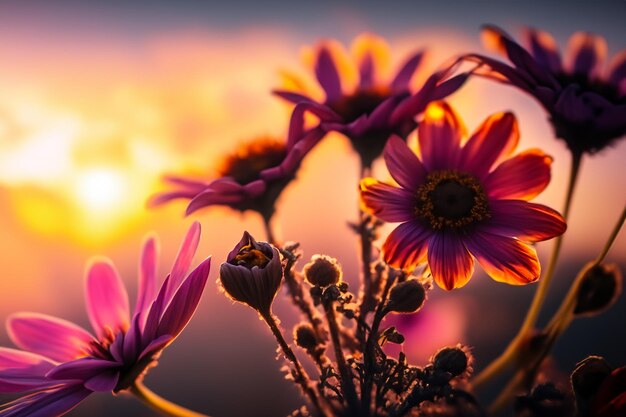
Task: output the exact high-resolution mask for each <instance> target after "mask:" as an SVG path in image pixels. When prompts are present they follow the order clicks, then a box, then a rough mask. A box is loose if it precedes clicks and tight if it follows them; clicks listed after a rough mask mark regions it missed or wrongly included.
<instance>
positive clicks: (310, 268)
mask: <svg viewBox="0 0 626 417" xmlns="http://www.w3.org/2000/svg"><path fill="white" fill-rule="evenodd" d="M342 275H343V272H342V271H341V266H340V265H339V263H338V262H337V260H336V259H335V258H331V257H330V256H326V255H313V257H312V258H311V262H309V263H308V264H306V265H304V277H305V278H306V279H307V281H309V282H310V283H311V284H312V285H315V286H318V287H327V286H329V285H332V284H337V283H338V282H339V281H341V276H342Z"/></svg>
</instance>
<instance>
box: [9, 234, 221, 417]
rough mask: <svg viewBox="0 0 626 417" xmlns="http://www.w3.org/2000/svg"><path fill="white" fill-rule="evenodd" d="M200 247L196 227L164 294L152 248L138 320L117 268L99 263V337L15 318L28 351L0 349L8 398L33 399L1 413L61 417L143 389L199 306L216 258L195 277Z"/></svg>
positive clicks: (93, 309)
mask: <svg viewBox="0 0 626 417" xmlns="http://www.w3.org/2000/svg"><path fill="white" fill-rule="evenodd" d="M199 239H200V224H199V223H194V224H193V225H192V226H191V228H190V229H189V232H188V233H187V236H186V237H185V240H184V242H183V244H182V246H181V248H180V251H179V253H178V256H177V258H176V261H175V262H174V266H173V267H172V270H171V272H170V274H169V275H168V277H167V278H166V279H165V281H164V282H163V284H162V285H161V288H160V289H159V288H158V283H157V277H156V266H157V247H156V242H155V239H153V238H150V239H148V240H147V241H146V243H145V244H144V247H143V251H142V255H141V263H140V268H139V289H138V293H137V302H136V305H135V312H134V314H133V316H132V318H131V316H130V308H129V302H128V294H127V292H126V289H125V288H124V285H123V283H122V280H121V279H120V277H119V275H118V273H117V271H116V270H115V268H114V266H113V264H111V263H110V262H109V261H107V260H99V261H96V262H94V263H92V264H91V265H90V266H89V268H88V271H87V280H86V293H85V296H86V297H85V298H86V302H87V314H88V316H89V321H90V322H91V325H92V328H93V330H94V332H95V335H94V334H92V333H90V332H89V331H87V330H85V329H83V328H82V327H80V326H78V325H76V324H73V323H71V322H69V321H66V320H63V319H59V318H55V317H51V316H47V315H44V314H37V313H18V314H14V315H12V316H11V317H9V319H8V322H7V328H8V333H9V337H10V338H11V340H12V341H13V343H15V345H17V346H18V347H19V348H20V349H22V350H17V349H9V348H0V392H2V393H28V394H27V395H25V396H23V397H20V398H18V399H17V400H15V401H12V402H10V403H7V404H3V405H2V406H0V416H3V417H9V416H11V417H17V416H41V417H48V416H59V415H62V414H65V413H67V412H68V411H70V410H71V409H72V408H74V407H75V406H76V405H77V404H78V403H80V402H81V401H82V400H83V399H85V398H86V397H87V396H89V395H90V394H92V393H93V392H107V391H109V392H110V391H112V392H113V393H117V392H120V391H124V390H129V389H130V390H133V389H136V388H137V386H138V385H139V384H141V380H142V379H143V376H144V374H145V373H146V372H147V370H148V368H150V367H152V366H155V365H156V362H157V359H158V358H159V356H160V354H161V352H162V351H163V349H165V348H166V347H167V346H168V345H169V344H170V343H172V342H173V341H174V339H176V337H177V336H178V335H179V334H180V332H181V331H182V330H183V329H184V328H185V326H186V325H187V323H188V322H189V320H190V319H191V317H192V316H193V314H194V312H195V310H196V307H197V306H198V302H199V301H200V297H201V295H202V292H203V290H204V286H205V284H206V281H207V278H208V275H209V269H210V258H207V259H206V260H205V261H203V262H202V263H201V264H200V265H199V266H198V267H197V268H195V269H194V270H193V271H192V272H191V273H189V274H187V271H188V270H189V267H190V265H191V261H192V258H193V256H194V254H195V252H196V249H197V246H198V242H199Z"/></svg>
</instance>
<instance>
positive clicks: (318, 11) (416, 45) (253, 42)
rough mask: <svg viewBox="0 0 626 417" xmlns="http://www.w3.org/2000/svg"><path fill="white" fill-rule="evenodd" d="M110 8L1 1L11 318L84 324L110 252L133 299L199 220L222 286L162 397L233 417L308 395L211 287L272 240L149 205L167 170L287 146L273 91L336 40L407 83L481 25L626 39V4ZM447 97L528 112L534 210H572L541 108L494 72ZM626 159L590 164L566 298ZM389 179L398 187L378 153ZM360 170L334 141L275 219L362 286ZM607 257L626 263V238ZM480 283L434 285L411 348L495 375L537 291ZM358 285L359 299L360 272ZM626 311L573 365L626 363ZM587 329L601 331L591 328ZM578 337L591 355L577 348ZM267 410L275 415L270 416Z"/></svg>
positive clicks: (108, 403)
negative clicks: (464, 352) (240, 250)
mask: <svg viewBox="0 0 626 417" xmlns="http://www.w3.org/2000/svg"><path fill="white" fill-rule="evenodd" d="M113 3H114V4H108V2H102V3H101V4H98V5H96V4H91V3H90V2H79V1H76V2H63V1H61V2H55V5H54V6H52V5H51V3H48V2H43V1H41V2H31V1H21V2H2V3H0V266H1V268H2V270H3V273H2V278H1V279H0V320H1V321H2V322H4V320H5V319H6V317H7V316H8V315H9V314H11V313H12V312H15V311H23V310H27V311H38V312H44V313H49V314H53V315H57V316H61V317H64V318H67V319H71V320H74V321H76V322H78V323H81V324H83V325H87V318H86V314H85V312H84V302H83V272H84V268H85V265H86V262H87V261H88V260H89V259H90V258H91V257H92V256H95V255H104V256H108V257H110V258H111V259H112V260H113V262H114V263H115V264H116V265H117V266H118V269H119V271H120V272H121V274H122V276H123V277H124V280H125V283H126V284H127V286H128V287H129V288H130V289H131V298H132V295H134V292H135V288H136V270H137V262H138V256H139V250H140V247H141V243H142V241H143V238H144V236H146V235H147V234H148V233H150V232H154V233H156V234H157V235H158V236H159V238H160V242H161V263H160V266H161V271H162V272H163V273H165V271H167V270H168V269H169V267H170V265H171V262H172V261H173V259H174V256H175V254H176V250H177V248H178V245H179V242H180V241H181V239H182V237H183V235H184V233H185V230H186V229H187V227H188V225H189V224H190V223H191V221H193V220H194V219H197V220H200V221H201V223H202V227H203V236H202V241H201V244H200V251H199V255H198V258H197V259H196V262H199V261H200V260H201V259H202V258H204V257H206V256H208V255H209V254H212V255H213V259H214V263H213V265H214V267H213V270H212V272H211V277H210V279H209V285H208V286H207V289H206V292H205V296H204V299H203V301H202V303H201V306H200V308H199V310H198V312H197V315H196V317H195V318H194V320H193V321H192V323H191V324H190V326H189V327H188V329H187V330H186V331H185V333H184V334H183V335H182V336H181V338H180V339H179V340H177V341H176V343H175V344H174V345H173V346H172V347H171V348H170V349H168V351H167V352H166V353H165V354H164V356H163V358H162V361H161V362H162V363H161V365H160V366H159V367H158V368H156V369H153V370H152V372H151V374H150V376H149V377H148V379H147V385H148V386H150V387H152V388H154V390H155V391H157V392H158V393H160V394H162V395H163V396H165V397H168V398H170V399H172V400H175V401H176V400H178V401H180V402H181V403H183V404H185V405H188V406H190V407H192V408H193V407H196V408H198V409H199V410H201V411H203V412H207V413H209V414H211V415H220V416H236V415H287V414H288V413H289V412H290V411H291V410H292V409H293V408H295V407H296V406H297V405H298V404H300V402H299V398H298V397H297V394H296V391H295V389H293V387H292V386H291V385H290V384H289V383H287V382H285V381H283V379H282V375H281V373H280V372H279V371H278V369H279V363H277V362H276V361H274V357H275V352H274V349H275V346H274V342H273V339H272V337H271V335H270V333H269V332H268V331H267V330H266V328H264V327H263V325H262V323H261V322H260V321H259V320H257V317H256V316H255V314H254V313H253V312H252V311H249V310H248V309H245V308H243V307H242V306H240V305H233V304H232V303H231V302H230V301H228V300H226V298H225V297H224V296H223V295H221V294H219V292H218V290H217V287H216V286H215V285H214V281H215V279H216V278H217V269H218V268H217V266H218V265H219V263H221V262H222V261H223V260H224V258H225V255H226V254H227V252H228V251H229V250H230V249H232V247H233V246H234V245H235V243H236V242H237V241H238V240H239V238H240V237H241V234H242V232H243V231H244V230H248V231H250V232H251V233H252V234H253V235H255V236H258V237H259V238H263V228H262V224H261V222H260V219H259V218H258V217H257V216H255V215H254V214H245V215H240V214H239V213H235V212H232V211H229V210H227V209H222V208H211V209H206V210H202V211H200V212H198V213H197V214H195V215H193V216H191V217H189V218H184V217H183V213H184V206H185V204H184V203H182V202H180V203H175V204H171V205H167V206H164V207H161V208H157V209H150V210H148V209H147V208H146V206H145V203H146V200H147V199H148V197H149V196H151V195H152V194H154V193H155V192H156V191H158V190H161V189H162V184H161V183H160V177H161V176H162V175H163V174H164V173H187V174H192V175H196V176H199V177H204V178H207V179H210V178H212V176H214V175H216V168H217V165H218V164H219V162H220V160H221V157H222V156H223V155H225V154H227V153H229V152H231V151H232V150H233V149H235V148H236V146H237V144H238V143H242V142H245V141H248V140H250V139H253V138H254V137H256V136H260V135H266V134H270V135H278V136H280V135H284V134H285V132H286V130H287V123H288V117H289V112H290V107H289V106H288V105H286V104H284V103H283V102H281V101H280V100H279V99H277V98H275V97H273V96H271V94H270V90H271V89H272V88H276V87H280V86H281V83H282V80H281V76H280V74H281V73H285V72H287V71H288V72H295V73H297V74H299V75H301V76H305V77H310V76H311V72H310V62H309V61H310V60H308V59H307V56H309V55H310V53H308V52H307V51H309V52H310V49H307V47H309V48H310V47H311V46H312V45H314V44H315V43H316V42H317V41H318V40H319V39H321V38H334V39H337V40H339V41H340V42H342V43H343V44H344V45H347V46H349V44H350V42H351V40H352V39H353V38H354V37H355V36H357V35H358V34H360V33H362V32H373V33H376V34H378V35H380V36H382V37H384V38H385V39H386V40H387V42H388V43H389V45H390V46H391V51H392V57H391V59H392V65H391V67H390V68H389V70H390V71H393V69H394V68H397V65H399V63H400V62H401V61H402V60H403V59H404V58H405V57H406V56H407V55H408V54H409V53H410V52H413V51H416V50H419V49H423V48H426V49H427V50H428V59H427V61H426V65H425V68H424V73H423V74H422V76H424V75H427V74H428V72H429V71H432V70H434V69H435V68H437V67H438V66H439V65H440V64H441V63H442V62H443V61H444V60H446V59H448V58H449V57H451V56H453V55H455V54H459V53H462V52H469V51H474V52H476V51H480V52H485V49H484V47H483V46H482V45H481V43H480V36H479V29H480V26H481V24H484V23H494V24H497V25H499V26H501V27H503V28H504V29H506V30H507V31H508V32H509V33H511V34H513V35H515V36H519V35H520V34H521V30H522V29H523V27H524V26H526V25H529V26H535V27H538V28H542V29H545V30H547V31H550V32H551V33H553V35H554V36H555V38H556V40H557V42H558V43H559V45H560V46H561V48H564V47H565V45H566V44H567V40H568V38H569V36H570V35H571V34H572V33H573V32H575V31H578V30H586V31H592V32H595V33H598V34H600V35H602V36H604V37H605V38H606V40H607V43H608V46H609V56H613V55H614V54H615V53H616V52H618V51H620V50H623V49H624V48H626V44H625V42H624V41H625V39H626V36H625V35H626V29H624V24H623V22H624V19H625V18H626V2H623V1H616V2H581V3H576V2H572V3H571V4H569V5H568V6H557V5H556V3H555V4H547V5H546V4H543V3H537V4H533V5H532V7H531V6H529V5H528V4H527V3H524V2H514V3H508V4H507V3H504V2H461V1H458V2H455V1H446V2H443V1H441V2H417V1H400V2H382V1H378V2H369V1H365V2H363V1H351V2H345V3H341V4H338V3H339V2H332V1H318V2H307V3H298V2H288V3H285V4H282V3H281V2H278V1H266V2H254V1H247V2H231V3H229V4H228V5H225V4H219V3H213V2H200V1H179V2H166V1H158V2H147V1H138V2H132V4H129V5H124V6H123V5H122V3H121V2H119V3H118V2H113ZM129 3H130V2H129ZM450 102H451V103H452V104H453V105H454V106H455V108H456V109H457V111H458V113H459V114H460V115H461V117H462V118H463V119H464V121H465V123H466V125H467V127H468V128H469V130H470V131H472V130H473V129H474V128H475V127H477V126H478V124H479V123H480V122H481V121H482V120H484V119H485V118H486V117H487V116H488V115H490V114H491V113H494V112H497V111H502V110H512V111H513V112H514V113H515V114H516V116H517V117H518V119H519V122H520V129H521V143H520V146H519V149H520V150H522V149H527V148H532V147H541V148H542V149H543V150H544V151H546V152H547V153H549V154H551V155H552V156H553V157H554V164H553V171H552V177H553V180H552V183H551V184H550V186H549V187H548V189H547V190H546V191H545V192H544V193H543V194H542V195H540V196H539V198H538V199H537V201H538V202H541V203H543V204H547V205H549V206H551V207H554V208H556V209H559V210H560V209H561V207H562V200H563V197H564V188H565V183H566V179H567V170H568V166H569V159H568V153H567V152H566V149H565V146H564V144H563V143H562V142H559V141H556V140H555V139H554V138H553V133H552V130H551V127H550V126H549V124H548V122H547V120H546V117H545V115H544V112H543V110H542V109H541V108H540V107H539V106H538V105H537V103H535V102H534V101H533V100H532V99H530V98H529V97H527V96H525V95H523V94H522V93H520V92H518V91H517V90H515V89H513V88H509V87H506V86H501V85H495V84H491V83H488V82H486V81H484V80H472V81H471V82H470V83H469V84H468V85H467V86H465V87H463V88H462V89H461V91H460V92H458V93H457V94H455V95H453V96H452V97H451V99H450ZM625 166H626V141H624V140H622V141H621V142H619V143H618V144H617V145H616V146H614V147H613V148H611V149H607V150H605V151H604V152H602V153H600V154H599V155H596V156H594V157H593V158H589V159H587V160H585V161H584V164H583V168H582V170H583V171H582V174H581V175H582V176H581V179H580V184H579V188H578V190H577V192H576V195H575V199H574V205H573V209H572V216H571V219H570V222H569V229H568V232H567V235H566V238H565V242H564V248H563V259H562V264H561V268H560V269H559V270H558V271H557V276H556V279H555V283H554V288H553V291H552V292H551V294H550V297H551V301H552V302H553V304H556V303H557V302H558V300H559V299H560V297H561V296H562V294H563V292H564V291H565V290H564V289H565V288H566V287H567V285H568V283H569V282H571V280H572V279H573V277H574V274H575V273H576V271H577V270H578V269H579V268H580V267H581V266H582V265H583V264H584V263H585V262H586V261H588V260H590V259H592V258H593V257H595V255H596V254H597V253H598V252H599V250H600V249H601V247H602V245H603V243H604V241H605V239H606V236H607V235H608V233H609V231H610V229H611V228H612V227H613V224H614V222H615V221H616V219H617V216H618V215H619V213H620V212H621V210H622V208H623V206H624V204H625V203H626V194H625V193H624V190H626V168H625ZM375 173H376V176H377V177H379V178H382V179H385V178H388V174H387V173H386V171H385V167H384V165H383V164H382V163H378V164H377V165H376V166H375ZM357 179H358V178H357V159H356V157H355V156H354V155H352V154H351V151H350V148H349V145H348V144H347V141H346V140H345V139H344V138H342V137H340V136H339V135H330V136H329V137H327V138H326V139H324V141H323V142H322V143H321V144H320V145H319V146H318V147H317V148H316V149H315V150H314V151H313V152H312V153H311V154H310V155H309V156H308V157H307V158H306V159H305V162H304V164H303V166H302V169H301V171H300V173H299V178H298V181H297V182H295V183H294V184H293V185H291V186H290V187H289V188H288V189H287V190H286V192H285V193H284V195H283V198H282V199H281V200H280V203H279V207H278V217H277V220H276V225H277V228H278V232H279V234H280V236H281V237H282V238H283V239H284V240H297V241H299V242H301V244H302V247H303V249H304V252H305V258H307V257H309V256H311V255H313V254H315V253H327V254H329V255H332V256H334V257H337V258H338V259H339V260H340V261H341V263H342V265H343V267H344V269H345V270H346V276H348V277H350V276H352V277H355V276H356V271H357V268H358V264H357V260H358V258H357V253H356V241H355V236H354V235H353V234H352V232H351V231H350V230H349V229H348V228H347V227H346V222H347V221H351V220H354V219H355V217H356V210H357V207H358V205H357ZM392 226H393V225H389V226H386V227H385V228H384V229H383V233H382V235H383V236H386V234H387V233H388V232H389V231H390V230H391V229H392ZM550 247H551V243H550V242H547V243H544V244H540V245H539V247H538V250H539V253H540V257H541V259H542V260H545V259H546V258H547V256H546V255H547V254H548V250H549V248H550ZM608 259H609V260H611V261H612V262H619V263H620V265H621V268H622V272H624V266H625V265H626V234H625V233H622V234H621V235H620V236H619V237H618V239H617V241H616V242H615V245H614V247H613V249H612V250H611V252H610V253H609V256H608ZM478 269H479V268H477V270H478ZM559 272H560V274H559ZM477 275H479V276H478V277H476V279H473V280H472V281H471V282H470V284H469V285H468V286H467V287H465V288H463V289H461V290H458V291H455V292H454V293H451V294H448V293H443V292H442V291H440V290H438V289H436V290H434V291H433V293H432V294H431V299H430V301H429V304H427V307H426V309H425V310H424V317H423V318H420V322H419V323H417V325H416V326H418V327H419V328H421V329H423V330H422V333H419V332H418V335H417V336H415V337H416V338H421V339H420V348H419V350H418V349H415V350H414V351H412V352H411V349H413V348H412V347H411V346H410V344H409V343H407V344H406V345H405V346H404V349H405V350H406V351H407V354H408V355H409V356H411V355H412V356H413V358H414V360H415V361H421V362H423V361H425V360H426V359H427V358H428V356H429V355H430V354H431V353H432V352H433V351H434V350H435V349H437V348H438V347H440V346H442V345H445V344H456V343H457V342H459V341H460V342H465V343H469V344H472V345H474V346H475V347H476V348H475V349H476V351H477V352H479V356H478V358H477V360H478V363H480V364H484V363H485V362H486V361H488V359H489V358H490V357H492V356H493V355H495V354H496V353H497V352H498V351H499V349H501V348H502V346H503V345H504V343H505V340H506V338H508V337H510V336H511V335H512V334H513V333H514V332H515V331H516V329H517V326H518V323H519V321H520V320H521V317H522V315H523V313H524V311H525V308H526V306H527V305H528V300H529V299H530V296H531V295H532V291H533V290H534V288H531V287H527V288H513V287H507V286H505V285H502V284H497V283H495V282H493V281H491V280H489V279H488V278H487V277H486V276H485V275H484V274H483V273H482V271H477ZM350 279H352V278H349V280H350ZM350 282H351V283H353V290H355V291H356V286H355V285H356V280H355V279H354V280H351V281H350ZM550 308H554V306H552V307H550ZM276 311H277V313H278V314H279V316H280V317H281V320H282V321H283V325H284V328H285V329H286V332H287V333H290V330H289V329H290V326H292V325H293V324H294V323H295V320H296V318H295V317H294V315H293V314H292V313H293V310H292V309H291V307H290V306H289V305H288V303H287V302H284V301H281V302H278V305H277V308H276ZM625 317H626V302H625V301H624V300H623V297H622V299H621V300H620V302H619V303H618V304H617V305H616V306H614V307H613V309H612V310H611V311H609V312H608V313H607V314H606V316H603V317H600V318H596V319H588V320H586V321H584V322H581V323H580V324H579V323H574V326H573V327H572V329H571V331H570V333H569V334H568V335H566V337H565V338H564V339H563V340H562V344H561V345H560V348H559V349H557V361H558V362H559V363H560V365H562V367H563V368H564V369H570V368H571V367H572V366H573V364H574V363H575V362H576V360H578V359H582V358H583V357H584V355H586V354H591V353H595V354H605V355H606V356H607V358H609V359H610V360H611V361H613V362H615V364H616V365H618V364H621V365H624V364H626V354H625V353H624V352H626V337H624V334H623V330H621V332H622V333H621V334H620V335H619V337H618V338H617V339H619V343H618V344H617V345H616V344H615V343H609V341H613V342H614V341H615V339H616V338H615V336H614V334H613V332H612V331H611V327H610V326H605V328H604V329H597V327H599V326H600V327H601V323H609V324H611V325H612V326H615V327H616V328H619V329H624V328H625V326H626V318H625ZM603 320H605V321H603ZM487 327H488V328H487ZM590 331H598V333H597V334H594V335H593V336H587V333H586V332H590ZM429 334H430V336H429ZM589 338H592V339H594V340H595V345H594V344H591V343H592V342H591V341H589V340H588V339H589ZM0 342H1V344H2V345H4V346H6V345H8V344H9V343H10V342H9V341H8V338H7V336H6V332H0ZM568 343H569V345H568ZM572 344H576V348H575V349H574V351H571V349H566V348H565V347H564V346H565V345H567V346H570V347H571V346H572ZM594 349H595V350H594ZM566 350H569V351H570V352H569V353H567V354H566V353H564V352H565V351H566ZM558 355H561V356H558ZM173 381H175V382H173ZM285 392H286V393H288V395H286V394H284V393H285ZM290 396H291V397H290ZM265 398H272V400H271V401H268V400H267V399H265ZM283 399H284V400H283ZM258 407H262V409H263V413H260V414H259V413H255V411H259V409H258ZM266 407H267V408H266ZM270 407H273V408H270ZM120 410H125V412H130V411H131V410H132V412H134V413H135V414H133V415H145V416H148V415H151V414H150V412H149V411H146V410H144V409H143V408H140V407H139V406H136V403H135V402H134V401H132V400H130V399H125V398H121V399H111V398H110V396H105V395H99V396H94V398H90V399H89V401H87V403H86V404H84V405H81V406H79V407H78V408H77V409H76V410H75V411H73V412H72V413H71V414H70V415H72V416H95V417H97V416H106V415H113V414H114V413H115V412H117V413H118V414H119V413H120V412H121V411H120ZM129 415H130V414H129Z"/></svg>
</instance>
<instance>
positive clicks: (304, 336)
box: [293, 323, 319, 352]
mask: <svg viewBox="0 0 626 417" xmlns="http://www.w3.org/2000/svg"><path fill="white" fill-rule="evenodd" d="M293 339H294V341H295V342H296V345H298V346H300V347H301V348H302V349H304V350H306V351H307V352H313V351H314V350H315V348H316V347H317V346H318V345H319V341H318V340H317V337H316V336H315V331H314V330H313V326H311V325H310V324H308V323H300V324H298V325H297V326H296V327H295V328H294V330H293Z"/></svg>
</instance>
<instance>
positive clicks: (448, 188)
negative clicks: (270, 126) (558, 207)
mask: <svg viewBox="0 0 626 417" xmlns="http://www.w3.org/2000/svg"><path fill="white" fill-rule="evenodd" d="M464 135H465V130H464V127H463V125H462V122H461V120H460V119H459V118H458V117H457V115H456V114H455V113H454V111H453V110H452V109H451V108H450V107H449V106H448V104H446V103H445V102H435V103H432V104H430V105H429V106H428V108H427V109H426V112H425V117H424V120H423V121H422V122H421V123H420V126H419V128H418V142H419V154H416V153H415V152H414V151H412V150H411V149H410V148H409V147H408V145H407V144H406V143H405V141H404V140H402V139H400V138H399V137H397V136H392V137H391V138H390V139H389V142H388V143H387V146H386V147H385V151H384V158H385V162H386V164H387V169H388V170H389V173H390V174H391V176H392V177H393V179H394V180H395V181H396V182H397V183H398V185H399V187H396V186H394V185H390V184H386V183H383V182H380V181H377V180H375V179H374V178H365V179H364V180H362V182H361V200H362V204H363V206H364V208H365V210H367V211H368V212H370V213H372V214H374V215H375V216H377V217H378V218H380V219H381V220H384V221H387V222H400V223H402V224H400V225H399V226H398V227H397V228H396V229H395V230H393V231H392V232H391V234H390V235H389V236H388V237H387V240H386V241H385V243H384V244H383V256H384V259H385V261H386V262H387V263H389V264H390V265H392V266H394V267H397V268H401V269H405V270H410V269H414V268H415V267H416V266H417V265H419V264H422V263H426V262H427V263H428V266H429V267H430V270H431V273H432V275H433V278H434V280H435V282H436V283H437V284H438V285H439V286H440V287H441V288H443V289H446V290H452V289H453V288H459V287H462V286H464V285H465V284H466V283H467V282H468V280H469V279H470V277H471V276H472V273H473V270H474V259H473V257H475V258H476V259H477V260H478V262H479V263H480V264H481V266H482V267H483V268H484V269H485V271H486V272H487V274H489V276H490V277H491V278H493V279H494V280H496V281H500V282H506V283H508V284H513V285H523V284H528V283H530V282H534V281H536V280H537V279H538V278H539V275H540V266H539V261H538V259H537V253H536V251H535V249H534V248H533V246H532V243H534V242H538V241H542V240H546V239H550V238H553V237H555V236H559V235H561V234H563V233H564V232H565V229H566V224H565V220H564V219H563V218H562V217H561V215H560V214H559V213H557V212H556V211H554V210H552V209H551V208H549V207H546V206H543V205H540V204H534V203H530V202H529V201H528V200H530V199H532V198H533V197H535V196H536V195H538V194H539V193H541V191H543V190H544V188H545V187H546V186H547V185H548V183H549V182H550V164H551V162H552V159H551V158H550V157H549V156H547V155H545V154H544V153H543V152H541V151H540V150H537V149H531V150H527V151H525V152H522V153H520V154H517V155H515V156H512V157H511V153H512V152H513V150H514V149H515V147H516V146H517V143H518V140H519V130H518V126H517V121H516V119H515V116H513V114H511V113H497V114H494V115H492V116H490V117H488V118H487V120H485V121H484V122H483V124H482V125H481V126H480V127H479V128H478V129H477V130H476V131H475V132H474V133H473V134H472V135H471V136H470V137H469V139H467V140H466V141H464ZM418 155H419V156H418Z"/></svg>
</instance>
